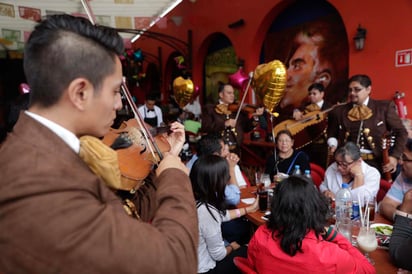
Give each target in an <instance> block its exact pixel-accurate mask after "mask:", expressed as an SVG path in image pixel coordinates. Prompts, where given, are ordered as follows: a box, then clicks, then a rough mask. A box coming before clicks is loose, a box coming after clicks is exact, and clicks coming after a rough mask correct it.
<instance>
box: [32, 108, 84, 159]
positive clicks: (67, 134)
mask: <svg viewBox="0 0 412 274" xmlns="http://www.w3.org/2000/svg"><path fill="white" fill-rule="evenodd" d="M25 113H26V114H27V115H28V116H30V117H31V118H33V119H34V120H36V121H37V122H39V123H40V124H42V125H44V126H45V127H47V128H48V129H50V130H51V131H53V132H54V133H55V134H56V135H57V136H59V137H60V138H61V139H62V140H63V141H64V142H65V143H66V144H67V145H68V146H69V147H70V148H71V149H73V150H74V152H76V153H79V151H80V141H79V138H77V137H76V135H74V133H73V132H71V131H69V130H67V129H65V128H64V127H62V126H60V125H59V124H56V123H55V122H52V121H50V120H49V119H47V118H44V117H43V116H40V115H38V114H35V113H33V112H30V111H28V110H26V111H25Z"/></svg>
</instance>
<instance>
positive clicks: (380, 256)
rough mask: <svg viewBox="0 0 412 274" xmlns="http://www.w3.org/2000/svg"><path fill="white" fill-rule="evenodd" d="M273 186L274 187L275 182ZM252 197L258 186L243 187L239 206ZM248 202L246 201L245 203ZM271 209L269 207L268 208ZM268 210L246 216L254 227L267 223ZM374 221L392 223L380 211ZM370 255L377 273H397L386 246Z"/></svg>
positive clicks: (246, 204)
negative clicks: (265, 216) (266, 214)
mask: <svg viewBox="0 0 412 274" xmlns="http://www.w3.org/2000/svg"><path fill="white" fill-rule="evenodd" d="M271 187H274V186H273V184H272V185H271ZM251 198H256V186H250V187H245V188H242V189H241V201H240V203H239V205H238V208H242V207H246V206H248V205H249V203H250V202H251V200H250V199H251ZM245 202H246V203H245ZM268 210H269V209H268ZM265 213H266V212H262V211H260V210H257V211H255V212H248V214H247V215H246V218H247V219H248V220H249V221H250V222H251V223H252V224H253V226H254V229H256V228H257V227H258V226H260V225H263V224H265V223H266V220H265V218H264V215H265ZM374 223H383V224H390V225H392V222H391V221H389V220H387V219H385V218H384V217H383V216H382V215H380V214H379V213H378V212H377V213H376V214H375V220H374ZM369 256H370V257H371V258H372V259H373V260H374V261H375V264H374V267H375V269H376V273H377V274H396V273H397V272H398V268H397V267H396V266H395V265H394V264H393V263H392V262H391V259H390V256H389V251H388V250H387V249H385V248H381V247H378V248H377V249H376V250H375V251H373V252H370V253H369Z"/></svg>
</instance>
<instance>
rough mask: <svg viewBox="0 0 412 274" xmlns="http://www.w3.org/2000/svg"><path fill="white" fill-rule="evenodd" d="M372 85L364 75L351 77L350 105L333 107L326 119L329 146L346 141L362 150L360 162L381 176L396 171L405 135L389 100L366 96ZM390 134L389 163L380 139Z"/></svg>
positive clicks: (334, 147)
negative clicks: (391, 140)
mask: <svg viewBox="0 0 412 274" xmlns="http://www.w3.org/2000/svg"><path fill="white" fill-rule="evenodd" d="M371 90H372V82H371V79H370V78H369V76H367V75H354V76H352V77H351V78H350V79H349V100H350V102H351V103H349V104H346V105H342V106H339V107H337V108H335V109H334V110H333V111H331V113H330V114H329V119H328V124H329V125H328V138H329V139H328V145H329V147H331V150H332V151H334V150H335V149H336V147H338V146H342V145H344V144H345V143H346V142H348V141H352V142H354V143H356V144H357V145H358V146H359V147H360V149H361V157H362V159H363V160H364V161H365V162H366V163H368V164H369V165H372V166H374V167H376V168H377V169H378V170H379V171H380V172H381V173H388V172H390V173H393V172H395V171H396V168H397V162H398V159H399V158H400V156H401V155H402V151H403V148H404V147H405V144H406V141H407V138H408V133H407V131H406V129H405V127H404V126H403V124H402V122H401V119H400V118H399V116H398V115H397V112H396V109H395V105H394V103H393V102H392V101H384V100H373V99H371V98H370V97H369V95H370V93H371ZM387 133H390V135H391V136H392V137H393V138H394V142H393V146H392V147H391V149H390V151H389V157H388V161H387V162H386V163H383V153H382V152H383V150H382V147H381V145H382V138H384V136H385V135H386V134H387Z"/></svg>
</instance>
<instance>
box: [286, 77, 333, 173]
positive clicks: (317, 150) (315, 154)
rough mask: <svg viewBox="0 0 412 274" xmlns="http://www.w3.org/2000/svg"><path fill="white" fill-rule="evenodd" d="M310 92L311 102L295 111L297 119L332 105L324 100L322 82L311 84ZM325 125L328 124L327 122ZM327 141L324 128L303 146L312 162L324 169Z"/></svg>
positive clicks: (294, 116) (294, 115) (325, 165)
mask: <svg viewBox="0 0 412 274" xmlns="http://www.w3.org/2000/svg"><path fill="white" fill-rule="evenodd" d="M308 92H309V93H308V97H309V102H308V103H306V104H305V105H303V106H302V107H301V108H297V109H295V110H294V111H293V118H294V119H295V120H297V121H302V120H303V119H304V115H305V114H308V113H311V112H314V111H324V110H327V109H330V108H331V107H332V104H331V103H329V102H326V101H325V100H324V97H325V87H324V86H323V85H322V84H321V83H313V84H312V85H310V86H309V88H308ZM325 120H327V119H325ZM325 125H327V124H326V123H325ZM326 141H327V137H326V128H324V129H323V131H321V132H319V134H316V137H315V138H314V139H313V141H312V142H311V143H310V144H309V145H307V146H305V147H303V148H302V150H303V151H305V152H306V153H307V154H308V156H309V159H310V161H311V162H314V163H315V164H317V165H319V166H321V167H323V168H324V169H326V167H327V163H326V162H327V158H328V157H327V155H328V145H327V143H326Z"/></svg>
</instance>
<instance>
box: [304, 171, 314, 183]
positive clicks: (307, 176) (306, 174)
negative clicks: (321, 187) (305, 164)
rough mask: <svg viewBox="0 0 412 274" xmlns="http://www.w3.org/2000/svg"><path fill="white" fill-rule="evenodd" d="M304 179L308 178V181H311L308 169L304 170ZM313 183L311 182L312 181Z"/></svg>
mask: <svg viewBox="0 0 412 274" xmlns="http://www.w3.org/2000/svg"><path fill="white" fill-rule="evenodd" d="M305 177H306V178H309V179H310V180H312V175H310V170H309V169H305ZM312 181H313V180H312Z"/></svg>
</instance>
